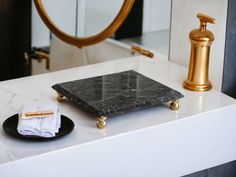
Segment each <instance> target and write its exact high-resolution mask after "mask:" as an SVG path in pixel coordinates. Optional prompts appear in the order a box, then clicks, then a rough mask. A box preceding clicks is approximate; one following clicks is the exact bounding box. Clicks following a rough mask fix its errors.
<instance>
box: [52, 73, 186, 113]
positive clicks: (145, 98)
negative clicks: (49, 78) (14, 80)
mask: <svg viewBox="0 0 236 177" xmlns="http://www.w3.org/2000/svg"><path fill="white" fill-rule="evenodd" d="M53 88H54V89H55V90H56V91H57V92H58V93H60V94H62V95H64V96H66V97H67V98H68V99H69V100H70V101H71V102H73V103H75V104H76V105H78V106H80V107H82V108H83V109H85V110H87V111H89V112H92V113H93V114H95V115H96V116H109V117H111V116H114V115H119V114H123V113H126V112H130V111H136V110H140V109H144V108H148V107H152V106H156V105H160V104H165V103H168V102H170V101H174V100H178V99H180V98H182V97H184V96H183V95H182V94H181V93H179V92H177V91H175V90H173V89H171V88H169V87H167V86H165V85H163V84H161V83H159V82H156V81H154V80H152V79H150V78H148V77H146V76H144V75H142V74H139V73H137V72H136V71H133V70H129V71H124V72H120V73H115V74H109V75H103V76H98V77H93V78H88V79H82V80H75V81H70V82H65V83H61V84H56V85H54V86H53Z"/></svg>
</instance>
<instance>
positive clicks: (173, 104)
mask: <svg viewBox="0 0 236 177" xmlns="http://www.w3.org/2000/svg"><path fill="white" fill-rule="evenodd" d="M170 109H171V110H173V111H177V110H178V109H179V100H175V101H172V102H171V103H170Z"/></svg>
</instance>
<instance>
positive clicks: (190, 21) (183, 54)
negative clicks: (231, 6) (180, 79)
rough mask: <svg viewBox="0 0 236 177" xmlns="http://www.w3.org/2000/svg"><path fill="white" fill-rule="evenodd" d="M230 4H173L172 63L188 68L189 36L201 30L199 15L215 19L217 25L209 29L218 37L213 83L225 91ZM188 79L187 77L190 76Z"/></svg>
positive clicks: (176, 0) (201, 0)
mask: <svg viewBox="0 0 236 177" xmlns="http://www.w3.org/2000/svg"><path fill="white" fill-rule="evenodd" d="M227 5H228V0H197V1H196V0H173V3H172V22H171V45H170V60H171V61H173V62H175V63H178V64H181V65H183V66H188V63H189V56H190V49H191V46H190V41H189V33H190V31H191V30H193V29H195V28H198V27H199V20H198V19H197V18H196V14H197V13H199V12H202V13H205V14H208V15H210V16H212V17H215V18H216V20H217V23H216V24H214V25H211V24H209V25H208V29H209V30H210V31H212V32H213V33H214V34H215V41H214V43H213V45H212V47H211V56H210V67H209V69H210V71H209V72H210V73H209V79H210V80H211V81H212V83H213V87H214V88H215V89H217V90H221V85H222V76H223V62H224V48H225V33H226V20H227ZM186 78H187V76H186Z"/></svg>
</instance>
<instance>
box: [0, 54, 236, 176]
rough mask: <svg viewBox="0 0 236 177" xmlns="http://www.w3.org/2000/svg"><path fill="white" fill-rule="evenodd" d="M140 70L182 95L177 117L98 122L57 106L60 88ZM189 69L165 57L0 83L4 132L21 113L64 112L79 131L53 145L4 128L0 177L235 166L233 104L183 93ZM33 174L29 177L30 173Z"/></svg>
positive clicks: (212, 95)
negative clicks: (43, 107) (35, 108)
mask: <svg viewBox="0 0 236 177" xmlns="http://www.w3.org/2000/svg"><path fill="white" fill-rule="evenodd" d="M131 69H133V70H135V71H137V72H139V73H141V74H143V75H145V76H148V77H150V78H152V79H154V80H156V81H158V82H161V83H163V84H165V85H167V86H169V87H171V88H173V89H175V90H177V91H179V92H181V93H182V94H183V95H184V96H185V97H184V98H183V99H180V109H179V110H178V111H176V112H175V111H171V110H170V109H169V108H168V107H167V106H166V105H163V106H158V107H154V108H149V109H146V110H142V111H137V112H133V113H128V114H125V115H121V116H116V117H113V118H110V119H108V121H107V127H106V128H104V129H98V128H96V121H95V120H96V119H95V117H93V116H92V115H88V114H86V113H85V112H83V111H81V110H80V109H78V108H77V107H76V106H74V105H72V104H70V103H57V101H56V96H57V94H56V92H55V91H54V90H53V89H52V88H51V86H52V85H54V84H56V83H61V82H65V81H71V80H77V79H83V78H89V77H93V76H100V75H104V74H111V73H116V72H121V71H125V70H131ZM186 76H187V69H186V68H184V67H182V66H179V65H176V64H174V63H171V62H169V61H167V60H166V58H165V57H164V56H161V55H158V58H154V59H149V58H145V57H142V56H135V57H130V58H124V59H120V60H113V61H109V62H104V63H99V64H94V65H88V66H83V67H78V68H72V69H69V70H63V71H58V72H53V73H48V74H43V75H37V76H31V77H25V78H20V79H15V80H9V81H4V82H1V83H0V97H1V103H0V110H1V112H0V124H1V125H2V123H3V122H4V120H5V119H6V118H7V117H9V116H11V115H13V114H16V113H18V112H20V111H21V109H22V107H23V106H24V105H29V104H50V103H56V104H58V105H59V110H60V112H61V114H64V115H66V116H68V117H70V118H71V119H72V120H73V121H74V123H75V129H74V130H73V132H72V133H71V134H69V135H67V136H65V137H63V138H61V139H57V140H54V141H50V142H29V141H22V140H17V139H14V138H12V137H10V136H8V135H7V134H6V133H5V132H4V131H3V129H2V127H0V176H1V177H11V176H16V175H17V176H18V177H27V176H32V174H33V173H34V174H33V176H35V177H42V176H43V177H52V176H58V177H65V176H70V177H73V176H85V177H86V176H112V177H116V176H117V177H118V176H122V177H126V176H127V177H129V176H135V177H139V176H140V177H143V176H148V177H151V176H164V177H169V176H170V177H173V176H183V175H186V174H189V173H193V172H196V171H199V170H203V169H206V168H210V167H213V166H217V165H220V164H223V163H227V162H230V161H233V160H236V150H235V147H236V138H235V135H236V116H235V114H236V100H234V99H232V98H230V97H228V96H226V95H224V94H223V93H221V92H218V91H216V90H211V91H208V92H204V93H197V92H191V91H187V90H184V89H183V88H182V82H183V81H184V80H185V79H186ZM29 170H31V172H29Z"/></svg>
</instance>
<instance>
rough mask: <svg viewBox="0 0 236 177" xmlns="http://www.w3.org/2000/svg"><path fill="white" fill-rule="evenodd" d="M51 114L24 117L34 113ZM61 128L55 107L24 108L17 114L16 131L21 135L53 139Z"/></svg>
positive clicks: (59, 117)
mask: <svg viewBox="0 0 236 177" xmlns="http://www.w3.org/2000/svg"><path fill="white" fill-rule="evenodd" d="M48 111H50V112H53V114H49V115H45V116H42V115H38V116H31V117H30V116H25V114H27V113H34V112H36V113H37V112H48ZM60 126H61V115H60V114H59V113H58V108H57V106H56V105H47V106H37V107H36V106H25V107H24V108H23V111H22V113H21V114H19V120H18V126H17V131H18V133H20V134H22V135H35V136H42V137H47V138H49V137H54V136H55V135H56V133H58V131H59V128H60Z"/></svg>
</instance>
